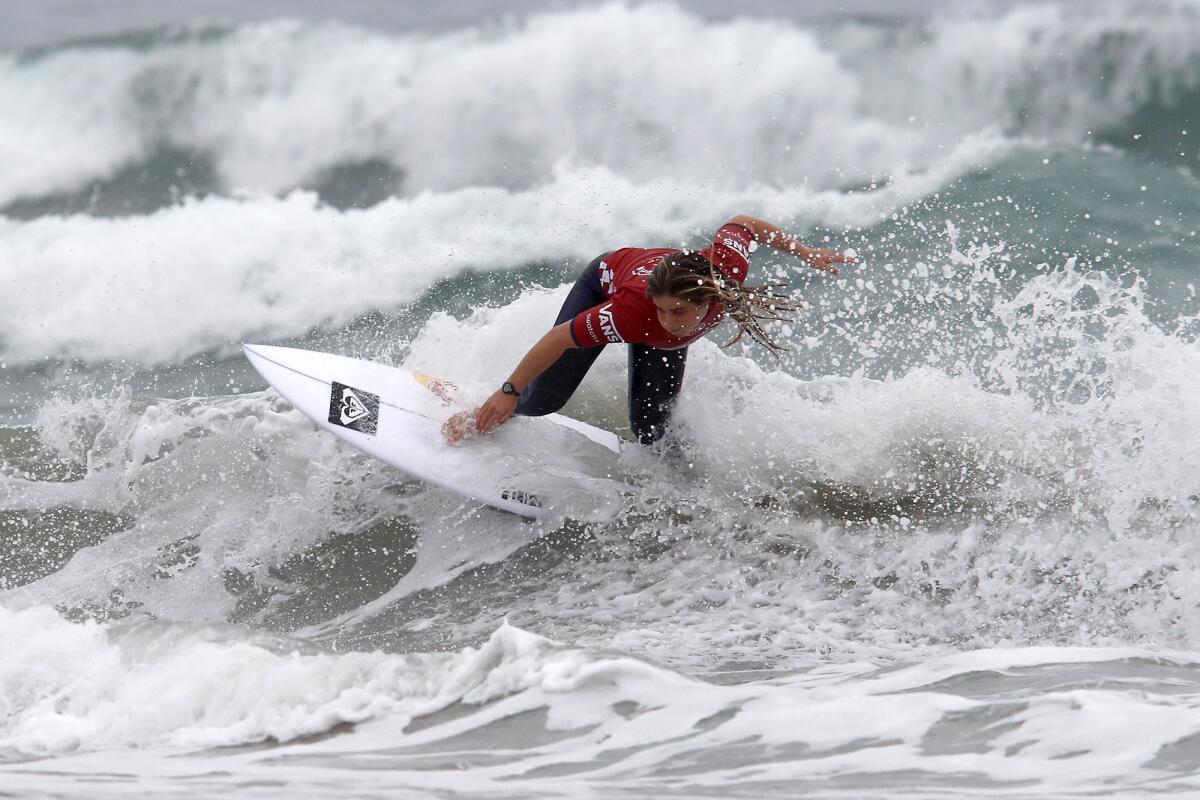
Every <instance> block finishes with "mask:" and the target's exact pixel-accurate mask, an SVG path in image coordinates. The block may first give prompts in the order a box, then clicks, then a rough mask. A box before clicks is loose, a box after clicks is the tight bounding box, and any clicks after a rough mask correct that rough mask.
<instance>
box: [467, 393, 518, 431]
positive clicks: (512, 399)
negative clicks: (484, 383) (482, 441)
mask: <svg viewBox="0 0 1200 800" xmlns="http://www.w3.org/2000/svg"><path fill="white" fill-rule="evenodd" d="M516 410H517V398H516V396H515V395H511V394H505V393H504V392H501V391H499V390H497V391H495V392H493V393H492V396H491V397H489V398H488V399H487V400H486V401H485V402H484V404H483V405H481V406H480V407H479V411H478V412H476V414H475V429H476V430H477V431H479V432H480V433H487V432H488V431H490V430H491V429H492V428H496V427H499V426H500V425H503V424H504V423H506V422H508V418H509V417H511V416H512V415H513V412H514V411H516Z"/></svg>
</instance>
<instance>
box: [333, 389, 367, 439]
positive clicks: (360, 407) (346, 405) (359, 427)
mask: <svg viewBox="0 0 1200 800" xmlns="http://www.w3.org/2000/svg"><path fill="white" fill-rule="evenodd" d="M329 421H330V422H331V423H332V424H334V425H340V426H341V427H343V428H349V429H350V430H352V431H358V432H359V433H366V434H371V435H374V433H375V428H376V425H377V424H378V422H379V395H377V394H371V393H370V392H367V391H363V390H362V389H355V388H354V387H353V386H347V385H346V384H344V383H338V382H337V381H333V382H332V384H331V386H330V393H329Z"/></svg>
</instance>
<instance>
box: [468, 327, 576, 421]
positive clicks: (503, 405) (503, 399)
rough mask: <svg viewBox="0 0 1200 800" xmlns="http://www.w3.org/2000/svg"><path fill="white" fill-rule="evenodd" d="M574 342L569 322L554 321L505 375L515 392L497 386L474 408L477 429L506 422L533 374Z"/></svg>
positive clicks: (545, 367)
mask: <svg viewBox="0 0 1200 800" xmlns="http://www.w3.org/2000/svg"><path fill="white" fill-rule="evenodd" d="M577 346H578V345H576V344H575V339H574V338H572V336H571V323H570V322H564V323H563V324H561V325H555V326H554V327H553V328H551V329H550V330H549V331H547V332H546V335H545V336H543V337H542V338H541V339H539V340H538V342H537V344H535V345H534V346H533V347H531V348H530V349H529V352H528V353H526V354H525V357H524V358H522V359H521V363H520V364H517V368H516V369H515V370H513V373H512V375H509V376H508V382H509V383H511V384H512V385H513V388H514V389H516V390H517V394H516V395H512V394H505V393H504V392H502V391H500V390H499V389H497V390H496V391H495V392H494V393H493V394H492V396H491V397H489V398H488V399H487V400H486V401H485V402H484V404H483V405H482V406H480V407H479V410H478V411H477V412H475V428H476V430H479V431H484V432H486V431H489V430H491V429H492V428H495V427H496V426H498V425H503V424H504V423H505V422H508V418H509V417H511V416H512V415H513V412H514V411H515V410H516V408H517V398H518V395H519V394H520V393H521V392H523V391H525V388H526V387H527V386H529V384H531V383H533V380H534V378H536V377H537V376H538V375H541V374H542V373H543V372H545V371H546V370H547V369H548V368H549V367H550V365H551V364H553V363H554V362H555V361H558V358H559V356H561V355H562V354H563V353H565V352H566V351H567V350H570V349H571V348H573V347H577Z"/></svg>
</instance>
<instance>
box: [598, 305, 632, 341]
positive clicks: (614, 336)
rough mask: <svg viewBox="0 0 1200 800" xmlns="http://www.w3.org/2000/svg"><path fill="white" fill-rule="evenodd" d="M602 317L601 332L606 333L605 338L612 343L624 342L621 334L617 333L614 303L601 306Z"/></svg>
mask: <svg viewBox="0 0 1200 800" xmlns="http://www.w3.org/2000/svg"><path fill="white" fill-rule="evenodd" d="M598 313H599V316H600V330H602V331H603V332H604V338H606V339H608V340H609V341H610V342H623V341H625V340H624V339H622V338H621V334H619V333H617V323H616V322H614V321H613V314H612V303H608V304H607V305H603V306H600V308H599V309H598Z"/></svg>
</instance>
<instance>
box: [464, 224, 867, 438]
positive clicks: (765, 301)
mask: <svg viewBox="0 0 1200 800" xmlns="http://www.w3.org/2000/svg"><path fill="white" fill-rule="evenodd" d="M759 245H765V246H767V247H772V248H774V249H776V250H780V251H782V252H784V253H787V254H789V255H792V256H795V257H796V258H799V259H800V260H801V261H804V262H805V263H807V264H808V265H809V266H811V267H814V268H815V269H819V270H822V271H824V272H828V273H830V274H832V275H837V274H838V269H837V267H836V266H834V265H835V264H852V263H855V259H854V258H853V257H852V256H849V255H844V254H842V253H838V252H836V251H833V250H822V249H818V248H811V247H806V246H805V245H804V244H803V243H802V242H801V241H800V240H799V239H798V238H796V237H795V236H792V235H790V234H788V233H786V232H784V231H783V230H782V229H781V228H779V227H778V226H776V225H773V224H771V223H769V222H766V221H764V220H761V219H756V218H754V217H748V216H737V217H734V218H733V219H731V220H729V221H728V222H727V223H725V224H724V225H722V226H721V228H720V229H719V230H718V231H717V233H716V235H715V236H714V237H713V241H712V244H711V245H710V246H709V247H706V248H705V249H703V250H698V251H686V250H678V249H674V248H649V249H647V248H640V247H625V248H622V249H620V250H613V251H611V252H608V253H605V254H604V255H602V256H600V257H599V258H597V259H595V260H593V261H592V262H591V263H590V264H588V265H587V266H586V267H585V268H584V270H583V273H582V274H581V275H580V276H579V280H577V281H576V282H575V286H574V287H573V288H572V289H571V292H570V294H568V295H567V299H566V301H565V302H564V303H563V306H562V309H561V310H560V311H559V312H558V318H557V319H556V320H555V321H554V327H552V328H551V329H550V330H549V331H548V332H547V333H546V334H545V335H544V336H542V338H541V339H539V340H538V342H537V343H536V344H535V345H534V346H533V347H532V348H530V350H529V352H528V353H526V354H525V357H524V358H523V359H521V363H519V364H518V365H517V368H516V369H515V370H513V372H512V374H511V375H509V377H508V380H506V381H504V383H503V385H502V386H501V387H500V388H499V389H497V390H496V392H495V393H494V394H492V396H491V397H489V398H488V399H487V401H485V402H484V404H483V405H482V406H480V407H479V408H478V409H477V410H472V411H466V412H462V413H460V414H456V415H455V416H453V417H451V418H450V419H449V420H448V421H447V422H446V425H445V427H444V428H443V433H444V435H445V437H446V439H447V441H449V442H451V443H453V442H457V441H459V440H461V439H463V438H465V437H467V436H469V435H472V434H474V433H479V432H487V431H490V430H493V429H494V428H496V427H497V426H499V425H503V424H504V423H505V422H507V421H508V420H509V418H510V417H512V415H513V414H522V415H526V416H542V415H544V414H550V413H553V412H555V411H558V410H559V409H560V408H562V407H563V405H564V404H566V402H567V400H568V399H569V398H570V397H571V395H572V394H573V393H574V392H575V389H576V388H577V387H578V386H579V383H580V382H581V381H582V380H583V376H584V375H585V374H586V373H587V371H588V369H589V368H590V367H591V366H592V363H593V362H594V361H595V360H596V357H597V356H599V355H600V351H601V350H603V349H604V347H605V345H607V344H610V343H611V344H626V345H629V423H630V427H631V428H632V429H633V432H634V434H635V435H636V436H637V438H638V441H639V442H641V443H642V444H651V443H653V442H654V441H656V440H657V439H659V438H660V437H661V436H662V435H663V433H664V432H665V431H666V427H667V422H668V420H669V417H670V414H671V407H672V405H673V404H674V401H675V398H676V396H678V394H679V389H680V387H681V386H682V385H683V368H684V362H685V361H686V360H687V348H688V345H689V344H691V343H692V342H694V341H696V340H697V339H699V338H700V337H701V336H704V335H705V334H706V333H708V332H709V331H711V330H712V329H713V328H715V327H716V326H717V324H718V323H720V322H721V320H722V319H724V318H725V317H726V316H728V317H729V318H730V319H731V320H733V322H734V323H735V324H736V325H737V326H738V332H737V335H736V336H734V337H733V339H731V340H730V341H728V342H726V343H725V344H724V345H722V347H728V346H729V345H731V344H733V343H734V342H736V341H738V340H740V339H741V338H742V336H744V335H747V334H748V335H749V336H750V337H751V338H752V339H754V340H755V341H756V342H758V343H760V344H762V345H763V346H765V347H767V348H768V349H770V350H772V351H779V350H782V349H784V348H782V347H781V346H780V345H778V344H776V343H775V342H774V341H773V340H772V339H771V338H770V336H768V335H767V333H766V331H765V330H764V329H763V328H762V325H761V323H762V322H764V321H770V320H778V319H783V318H784V317H783V316H782V315H783V314H784V313H786V312H788V311H793V310H795V309H797V308H799V307H800V303H799V301H797V300H794V299H792V298H788V297H784V296H781V295H778V294H775V293H774V292H773V290H775V289H778V288H781V287H782V286H783V284H766V285H762V286H748V285H746V283H745V281H746V276H747V274H748V273H749V270H750V254H751V253H752V252H753V251H754V250H755V249H756V248H757V247H758V246H759Z"/></svg>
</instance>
